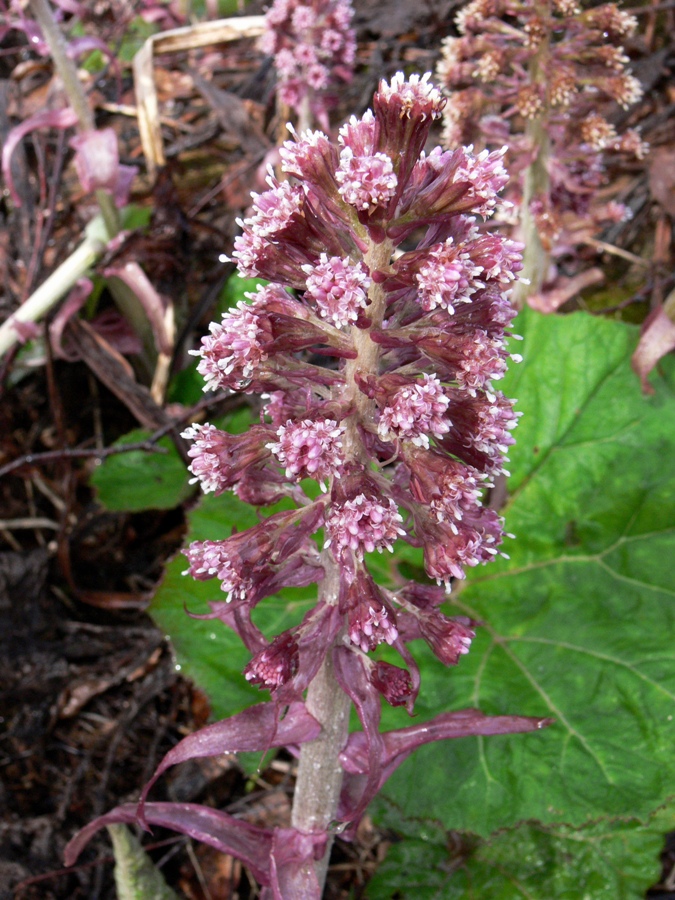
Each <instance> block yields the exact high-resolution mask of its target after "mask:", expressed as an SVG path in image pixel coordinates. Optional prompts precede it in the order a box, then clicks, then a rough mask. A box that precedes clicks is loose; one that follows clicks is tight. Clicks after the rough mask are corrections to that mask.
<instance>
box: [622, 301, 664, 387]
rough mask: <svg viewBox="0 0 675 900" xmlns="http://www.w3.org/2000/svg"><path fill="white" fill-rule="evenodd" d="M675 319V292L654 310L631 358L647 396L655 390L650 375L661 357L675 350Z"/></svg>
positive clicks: (648, 317) (643, 327)
mask: <svg viewBox="0 0 675 900" xmlns="http://www.w3.org/2000/svg"><path fill="white" fill-rule="evenodd" d="M673 318H675V292H673V293H672V294H671V295H670V296H669V297H668V299H667V300H666V302H665V303H664V304H663V306H659V307H657V308H656V309H655V310H653V312H651V313H650V314H649V315H648V316H647V318H646V319H645V321H644V323H643V325H642V332H641V334H640V340H639V342H638V345H637V348H636V350H635V353H633V356H632V357H631V365H632V367H633V371H634V372H635V374H636V375H637V376H638V377H639V378H640V382H641V383H642V390H643V391H644V393H645V394H653V393H654V388H653V387H652V386H651V384H650V383H649V381H648V380H647V378H648V376H649V373H650V372H651V370H652V369H653V368H654V366H655V365H656V364H657V362H658V361H659V360H660V359H661V357H663V356H665V355H666V353H670V351H671V350H673V349H675V322H674V321H673Z"/></svg>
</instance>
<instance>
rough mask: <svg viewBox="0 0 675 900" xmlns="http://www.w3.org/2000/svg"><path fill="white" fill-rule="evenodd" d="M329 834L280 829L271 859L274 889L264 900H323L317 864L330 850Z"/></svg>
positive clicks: (269, 888)
mask: <svg viewBox="0 0 675 900" xmlns="http://www.w3.org/2000/svg"><path fill="white" fill-rule="evenodd" d="M326 839H327V835H326V832H320V833H318V834H303V833H302V832H300V831H297V830H296V829H295V828H276V829H275V830H274V836H273V838H272V853H271V855H270V885H269V887H267V888H265V889H264V890H263V892H262V894H261V898H260V900H289V898H290V897H292V898H293V900H320V898H321V889H320V887H319V882H318V879H317V877H316V871H315V869H314V860H315V859H317V858H319V859H320V858H321V857H322V856H323V854H324V852H325V847H326Z"/></svg>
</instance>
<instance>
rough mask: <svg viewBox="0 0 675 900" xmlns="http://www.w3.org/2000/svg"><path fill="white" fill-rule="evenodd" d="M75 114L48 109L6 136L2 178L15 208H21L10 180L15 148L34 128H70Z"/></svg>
mask: <svg viewBox="0 0 675 900" xmlns="http://www.w3.org/2000/svg"><path fill="white" fill-rule="evenodd" d="M77 121H78V120H77V114H76V112H75V110H73V109H70V107H68V108H66V109H48V110H42V111H41V112H39V113H35V115H33V116H29V117H28V118H27V119H25V120H24V121H23V122H21V124H20V125H15V126H14V128H12V130H11V131H10V132H9V134H8V135H7V140H6V141H5V145H4V147H3V148H2V177H3V178H4V179H5V184H6V185H7V188H8V189H9V193H10V194H11V196H12V201H13V202H14V203H15V204H16V206H21V198H20V197H19V195H18V193H17V191H16V187H15V186H14V179H13V178H12V155H13V154H14V151H15V150H16V148H17V145H18V143H19V141H20V140H21V139H22V138H24V137H25V136H26V135H27V134H30V132H31V131H35V129H36V128H72V127H73V126H74V125H77Z"/></svg>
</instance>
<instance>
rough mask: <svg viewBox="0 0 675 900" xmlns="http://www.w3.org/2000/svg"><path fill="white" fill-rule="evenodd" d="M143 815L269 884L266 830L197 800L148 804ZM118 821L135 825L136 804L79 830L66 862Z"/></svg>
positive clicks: (269, 840)
mask: <svg viewBox="0 0 675 900" xmlns="http://www.w3.org/2000/svg"><path fill="white" fill-rule="evenodd" d="M145 818H146V821H147V822H149V823H150V824H151V825H159V826H160V827H162V828H171V829H172V830H173V831H178V832H180V833H181V834H186V835H188V837H191V838H193V839H194V840H196V841H201V842H202V843H204V844H208V845H209V846H210V847H214V848H215V849H216V850H219V851H220V852H221V853H228V854H229V855H230V856H235V857H236V858H237V859H240V860H241V861H242V862H243V863H244V865H246V866H248V867H249V868H250V869H251V871H252V872H253V875H254V876H255V877H256V878H257V879H258V881H259V882H260V883H261V884H269V883H270V855H271V852H272V832H271V831H270V830H269V829H267V828H260V827H259V826H257V825H249V823H248V822H243V821H242V820H241V819H235V818H234V816H230V815H228V814H227V813H224V812H221V811H220V810H217V809H209V808H208V807H206V806H200V805H199V804H196V803H148V804H147V805H146V807H145ZM118 822H119V823H122V824H124V825H135V824H138V817H137V807H136V804H135V803H126V804H125V805H124V806H118V807H117V808H116V809H113V810H111V811H110V812H109V813H106V814H105V815H104V816H99V817H98V819H94V821H93V822H90V823H89V824H88V825H85V827H84V828H83V829H82V830H81V831H78V833H77V834H76V835H75V837H74V838H72V840H71V841H70V842H69V843H68V844H67V846H66V849H65V854H64V857H65V863H66V865H67V866H72V865H74V863H75V861H76V860H77V858H78V856H79V855H80V853H81V852H82V850H83V848H84V847H85V846H86V845H87V844H88V843H89V841H90V839H91V837H92V836H93V835H94V834H95V833H96V832H97V831H98V830H99V829H101V828H104V827H105V826H106V825H113V824H115V823H118Z"/></svg>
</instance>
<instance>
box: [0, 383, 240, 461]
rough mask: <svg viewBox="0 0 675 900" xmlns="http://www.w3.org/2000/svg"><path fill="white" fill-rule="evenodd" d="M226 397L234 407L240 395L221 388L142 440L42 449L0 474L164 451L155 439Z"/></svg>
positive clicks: (27, 454) (22, 457)
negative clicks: (133, 452) (66, 461)
mask: <svg viewBox="0 0 675 900" xmlns="http://www.w3.org/2000/svg"><path fill="white" fill-rule="evenodd" d="M228 400H229V401H230V404H229V405H230V406H231V407H232V408H234V407H235V404H236V405H238V404H239V403H240V398H238V397H230V396H229V395H227V394H225V393H224V392H223V393H220V394H216V395H214V396H213V397H206V398H205V399H204V400H200V401H199V403H196V404H195V405H194V406H191V407H190V409H188V410H186V411H185V412H184V413H183V415H181V416H179V417H178V418H175V419H172V420H171V422H170V423H167V424H165V425H162V427H161V428H158V429H157V430H156V431H154V432H153V433H152V434H151V435H150V437H149V438H146V440H144V441H135V442H134V443H129V444H120V445H118V446H115V447H112V446H111V447H93V448H91V449H88V448H85V447H80V448H77V447H75V448H72V449H64V450H45V451H44V452H43V453H26V454H25V455H24V456H21V457H19V458H18V459H14V460H12V462H10V463H7V464H6V465H4V466H2V467H1V468H0V478H3V477H4V476H5V475H9V474H11V473H12V472H15V471H16V470H17V469H20V468H22V467H23V466H38V465H42V464H45V463H51V462H60V461H61V460H62V459H106V458H107V457H108V456H114V455H115V454H117V453H131V452H132V451H134V450H143V451H145V452H146V453H166V452H167V451H166V450H165V449H164V447H158V446H157V441H159V440H160V439H161V438H163V437H164V436H165V435H167V434H168V433H169V432H170V431H172V430H173V429H174V428H176V427H177V426H178V425H179V424H181V423H185V422H189V421H190V420H191V419H194V418H195V416H196V415H197V413H199V412H201V411H202V410H203V409H207V408H208V407H210V406H217V405H218V404H219V403H222V402H223V401H228Z"/></svg>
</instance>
